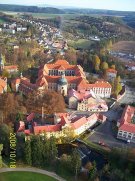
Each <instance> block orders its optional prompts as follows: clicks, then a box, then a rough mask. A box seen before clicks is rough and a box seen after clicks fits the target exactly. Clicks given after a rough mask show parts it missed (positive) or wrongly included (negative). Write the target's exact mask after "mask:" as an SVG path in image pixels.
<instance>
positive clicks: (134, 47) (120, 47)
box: [112, 41, 135, 53]
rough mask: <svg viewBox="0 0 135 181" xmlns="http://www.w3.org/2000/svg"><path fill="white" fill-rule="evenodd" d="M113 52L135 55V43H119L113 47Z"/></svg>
mask: <svg viewBox="0 0 135 181" xmlns="http://www.w3.org/2000/svg"><path fill="white" fill-rule="evenodd" d="M112 50H114V51H120V52H126V53H135V41H119V42H118V43H115V44H114V45H113V47H112Z"/></svg>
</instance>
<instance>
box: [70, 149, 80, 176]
mask: <svg viewBox="0 0 135 181" xmlns="http://www.w3.org/2000/svg"><path fill="white" fill-rule="evenodd" d="M71 168H72V170H73V172H74V174H75V179H77V176H78V172H79V171H80V168H81V158H80V155H79V153H78V151H77V149H75V150H74V151H73V152H72V154H71Z"/></svg>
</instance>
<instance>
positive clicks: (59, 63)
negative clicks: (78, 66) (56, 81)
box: [55, 60, 69, 65]
mask: <svg viewBox="0 0 135 181" xmlns="http://www.w3.org/2000/svg"><path fill="white" fill-rule="evenodd" d="M55 64H57V65H69V63H68V62H67V61H66V60H57V61H56V62H55Z"/></svg>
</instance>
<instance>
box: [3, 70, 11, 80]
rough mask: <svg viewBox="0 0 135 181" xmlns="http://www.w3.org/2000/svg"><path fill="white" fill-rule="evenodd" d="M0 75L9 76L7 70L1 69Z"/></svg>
mask: <svg viewBox="0 0 135 181" xmlns="http://www.w3.org/2000/svg"><path fill="white" fill-rule="evenodd" d="M2 77H7V78H10V74H9V72H8V71H7V70H3V71H2Z"/></svg>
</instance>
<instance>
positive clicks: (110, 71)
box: [107, 69, 117, 74]
mask: <svg viewBox="0 0 135 181" xmlns="http://www.w3.org/2000/svg"><path fill="white" fill-rule="evenodd" d="M107 72H108V73H115V74H117V70H115V69H107Z"/></svg>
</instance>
